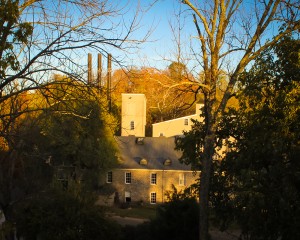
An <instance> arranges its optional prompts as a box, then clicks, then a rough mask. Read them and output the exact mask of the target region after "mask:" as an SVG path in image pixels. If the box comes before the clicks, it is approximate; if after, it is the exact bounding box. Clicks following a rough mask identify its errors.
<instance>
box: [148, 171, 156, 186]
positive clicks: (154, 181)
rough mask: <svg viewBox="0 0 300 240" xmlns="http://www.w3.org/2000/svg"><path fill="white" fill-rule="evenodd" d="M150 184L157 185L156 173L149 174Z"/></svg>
mask: <svg viewBox="0 0 300 240" xmlns="http://www.w3.org/2000/svg"><path fill="white" fill-rule="evenodd" d="M150 184H151V185H156V184H157V174H156V173H150Z"/></svg>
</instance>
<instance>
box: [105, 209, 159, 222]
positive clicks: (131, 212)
mask: <svg viewBox="0 0 300 240" xmlns="http://www.w3.org/2000/svg"><path fill="white" fill-rule="evenodd" d="M107 212H109V213H112V214H114V215H117V216H120V217H133V218H145V219H153V218H155V216H156V207H155V206H134V207H128V208H118V207H110V208H107Z"/></svg>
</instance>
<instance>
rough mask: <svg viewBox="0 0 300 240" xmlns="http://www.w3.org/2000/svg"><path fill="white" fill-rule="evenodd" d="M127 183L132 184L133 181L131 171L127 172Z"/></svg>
mask: <svg viewBox="0 0 300 240" xmlns="http://www.w3.org/2000/svg"><path fill="white" fill-rule="evenodd" d="M125 183H126V184H130V183H131V172H126V173H125Z"/></svg>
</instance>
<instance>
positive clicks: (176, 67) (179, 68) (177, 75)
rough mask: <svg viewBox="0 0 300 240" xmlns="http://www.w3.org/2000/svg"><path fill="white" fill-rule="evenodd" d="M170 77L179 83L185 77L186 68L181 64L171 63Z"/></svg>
mask: <svg viewBox="0 0 300 240" xmlns="http://www.w3.org/2000/svg"><path fill="white" fill-rule="evenodd" d="M168 69H169V74H170V77H171V78H172V79H173V80H175V81H177V82H180V81H181V80H183V78H184V77H187V67H186V66H185V65H184V64H183V63H181V62H172V63H171V64H170V65H169V67H168Z"/></svg>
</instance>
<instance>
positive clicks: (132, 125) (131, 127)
mask: <svg viewBox="0 0 300 240" xmlns="http://www.w3.org/2000/svg"><path fill="white" fill-rule="evenodd" d="M130 130H134V121H131V122H130Z"/></svg>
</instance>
